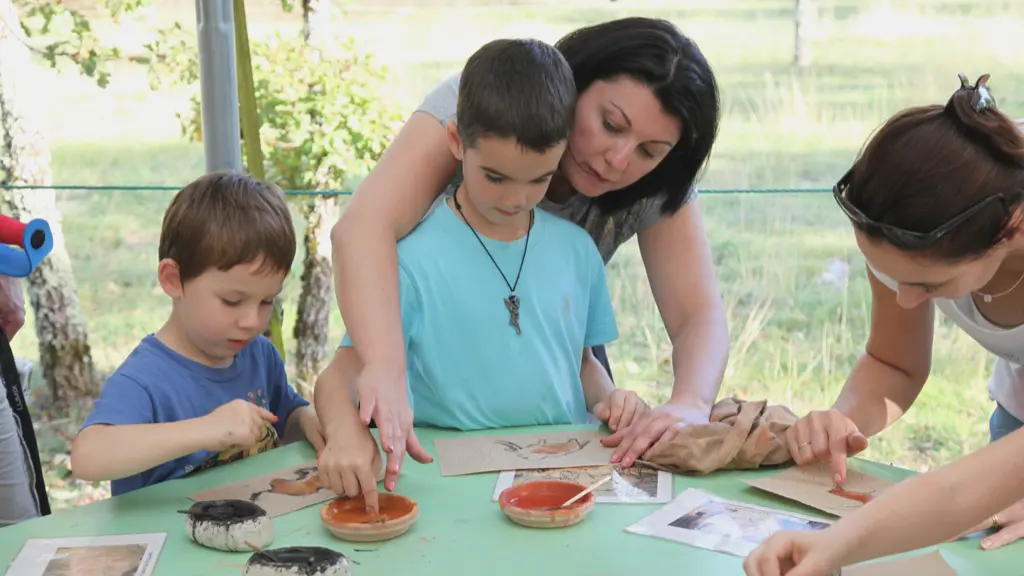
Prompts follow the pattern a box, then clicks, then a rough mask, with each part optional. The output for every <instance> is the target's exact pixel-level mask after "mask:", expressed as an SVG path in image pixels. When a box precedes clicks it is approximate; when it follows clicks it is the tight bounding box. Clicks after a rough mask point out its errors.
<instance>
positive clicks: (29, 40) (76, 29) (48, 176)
mask: <svg viewBox="0 0 1024 576" xmlns="http://www.w3.org/2000/svg"><path fill="white" fill-rule="evenodd" d="M137 7H138V3H137V2H136V1H135V0H131V2H129V3H119V4H118V5H116V6H112V7H111V9H112V11H113V12H114V13H119V12H121V11H125V10H129V11H130V10H134V9H135V8H137ZM22 14H24V17H23V16H22ZM36 35H46V36H48V37H50V41H49V42H48V43H44V44H42V45H39V43H37V42H33V37H34V36H36ZM33 50H34V51H36V52H38V53H39V54H41V55H42V56H43V57H44V58H45V59H46V60H47V61H48V62H49V63H50V64H51V66H56V65H57V63H58V61H60V60H70V61H72V62H74V63H76V64H77V65H78V66H79V68H80V70H81V71H82V72H83V73H85V74H87V75H89V76H91V77H93V78H95V79H96V82H97V83H98V84H99V85H100V86H106V84H107V82H108V81H109V73H108V72H107V71H106V69H105V67H104V66H103V63H104V61H105V60H107V59H110V58H116V57H118V56H119V55H118V54H117V52H116V50H111V51H107V52H104V51H103V50H102V48H101V47H100V46H99V45H98V42H96V38H95V36H94V35H93V33H92V29H91V27H90V25H89V21H88V19H87V18H86V17H85V16H84V15H83V14H82V13H80V12H78V11H75V10H70V9H68V8H67V7H65V6H63V5H62V4H61V3H60V2H57V1H54V2H46V1H44V2H33V3H31V4H26V5H24V6H21V7H19V6H17V5H15V4H14V2H13V1H12V0H0V136H2V138H0V184H2V185H4V186H33V187H36V186H37V187H38V188H33V189H24V190H17V189H14V190H5V191H4V193H3V198H2V204H3V207H4V209H5V210H6V211H8V212H9V213H10V215H11V216H13V217H15V218H18V219H19V220H22V221H27V220H29V219H31V218H43V219H45V220H47V221H48V222H49V224H50V228H51V230H52V232H53V240H54V245H53V251H52V252H51V254H50V256H49V257H48V258H46V259H45V260H44V261H43V262H42V263H41V264H40V265H39V267H38V268H36V270H35V271H34V272H33V273H32V274H31V275H30V276H29V277H28V293H29V301H30V303H31V306H32V309H33V312H34V315H35V322H34V324H35V331H36V336H37V338H38V341H39V361H40V365H41V367H42V373H43V377H44V379H45V381H46V384H47V390H48V392H49V394H50V397H51V400H52V402H53V406H52V411H53V412H55V413H57V414H63V413H66V412H67V410H68V409H69V408H71V407H75V406H80V405H81V404H83V403H87V402H88V401H90V400H91V399H93V398H95V397H96V396H97V395H98V394H99V387H100V386H99V378H98V376H97V374H96V372H95V370H94V367H93V362H92V354H91V350H90V347H89V337H88V330H87V328H86V324H85V321H84V319H83V317H82V314H81V307H80V305H79V302H78V292H77V288H76V286H75V278H74V272H73V270H72V266H71V261H70V258H69V257H68V253H67V250H66V247H65V245H64V236H63V233H62V229H61V214H60V210H59V209H58V208H57V199H56V193H55V192H54V190H53V189H52V188H49V186H52V185H53V173H52V170H51V168H50V160H51V158H50V146H49V142H48V141H47V138H46V136H45V134H44V132H43V129H42V121H41V120H42V114H43V110H41V109H40V107H39V103H38V102H39V99H37V98H34V97H33V94H32V91H33V89H34V88H33V87H34V86H35V85H36V83H35V82H34V81H33V73H32V72H33V64H32V59H31V52H32V51H33Z"/></svg>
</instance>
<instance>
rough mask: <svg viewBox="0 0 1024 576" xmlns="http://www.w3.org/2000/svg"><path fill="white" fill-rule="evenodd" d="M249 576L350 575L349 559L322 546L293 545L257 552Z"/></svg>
mask: <svg viewBox="0 0 1024 576" xmlns="http://www.w3.org/2000/svg"><path fill="white" fill-rule="evenodd" d="M244 574H245V576H350V575H351V574H352V572H351V570H350V568H349V561H348V558H347V557H346V556H345V555H344V554H342V553H341V552H335V551H334V550H331V549H330V548H322V547H319V546H290V547H288V548H275V549H273V550H263V551H260V552H256V553H254V554H253V555H252V556H250V557H249V561H248V562H246V563H245V572H244Z"/></svg>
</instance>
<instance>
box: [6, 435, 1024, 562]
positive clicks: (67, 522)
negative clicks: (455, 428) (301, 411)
mask: <svg viewBox="0 0 1024 576" xmlns="http://www.w3.org/2000/svg"><path fill="white" fill-rule="evenodd" d="M591 428H592V427H582V428H581V427H568V426H559V427H551V428H549V429H548V430H546V431H562V430H574V429H591ZM538 431H541V429H537V428H525V429H517V430H494V431H488V432H486V433H488V434H502V433H504V434H509V433H515V434H519V433H535V432H538ZM418 434H419V437H420V439H421V441H423V444H424V446H425V447H426V448H427V449H428V450H429V451H431V453H433V440H434V439H435V438H445V437H451V436H454V435H455V434H457V433H454V432H450V431H438V430H419V431H418ZM312 459H314V453H313V450H312V448H311V447H310V446H309V445H308V444H305V443H302V444H293V445H289V446H284V447H282V448H278V449H276V450H272V451H270V452H267V453H264V454H261V455H259V456H255V457H250V458H246V459H244V460H241V461H238V462H235V463H232V464H229V465H226V466H222V467H220V468H215V469H212V470H208V471H204V472H202V473H199V474H196V475H194V476H191V477H188V478H182V479H178V480H172V481H168V482H164V483H162V484H159V485H156V486H151V487H149V488H145V489H142V490H138V491H136V492H133V493H130V494H126V495H124V496H119V497H116V498H111V499H108V500H104V501H100V502H95V503H92V504H89V505H87V506H82V507H78V508H75V509H72V510H66V511H61V512H59V513H57V514H55V515H51V516H48V517H46V518H40V519H36V520H33V521H30V522H25V523H23V524H18V525H15V526H11V527H8V528H4V529H0V570H6V568H7V566H8V565H9V564H10V563H11V562H12V561H13V560H14V558H15V556H17V554H18V551H19V550H20V549H21V546H22V545H23V544H24V542H25V540H27V539H29V538H53V537H65V536H98V535H109V534H123V533H135V532H167V539H166V541H165V543H164V548H163V550H162V552H161V553H160V557H159V559H158V560H157V564H156V571H155V574H156V575H157V576H164V575H167V576H170V575H174V576H188V575H193V574H195V575H203V576H206V575H209V574H241V572H242V568H243V566H244V564H245V561H246V559H248V557H249V556H250V553H244V552H239V553H226V552H220V551H215V550H209V549H206V548H203V547H201V546H199V545H197V544H195V543H194V542H192V541H191V540H189V539H188V536H187V535H186V533H185V527H184V526H185V517H184V516H183V515H181V514H178V513H176V512H175V511H176V510H179V509H183V508H187V507H188V506H189V501H188V500H187V496H188V495H189V494H193V493H195V492H197V491H199V490H204V489H207V488H214V487H217V486H221V485H223V484H228V483H231V482H235V481H238V480H241V479H245V478H251V477H255V476H259V475H262V474H265V473H268V472H273V471H274V470H278V469H280V468H284V467H287V466H292V465H295V464H299V463H302V462H306V461H309V460H312ZM852 466H853V467H854V468H856V469H859V470H861V471H864V472H869V473H871V474H875V475H877V476H880V477H884V478H888V479H890V480H897V481H898V480H901V479H903V478H906V477H908V476H910V475H911V474H912V472H910V471H908V470H904V469H900V468H895V467H890V466H884V465H880V464H876V463H870V462H864V461H859V460H857V461H854V463H853V464H852ZM775 473H777V471H754V472H720V473H715V474H712V475H709V476H706V477H690V476H679V475H677V476H675V477H674V484H675V486H674V493H675V494H678V493H680V492H682V491H683V490H685V489H686V488H690V487H693V488H700V489H703V490H707V491H709V492H712V493H714V494H716V495H719V496H722V497H725V498H730V499H736V500H743V501H747V502H751V503H754V504H760V505H767V506H772V507H775V508H779V509H783V510H792V511H795V512H804V513H808V512H811V513H813V511H812V510H810V509H808V508H805V507H803V506H800V505H799V504H794V503H790V502H788V501H787V500H785V499H783V498H779V497H775V496H772V495H769V494H767V493H764V492H761V491H759V490H756V489H754V488H752V487H750V486H747V485H746V484H744V483H743V482H742V480H743V479H748V478H754V477H757V476H761V475H766V474H775ZM496 480H497V473H488V474H476V475H469V476H456V477H449V478H443V477H442V476H441V473H440V469H439V468H438V464H437V461H436V460H435V462H434V463H433V464H427V465H424V464H419V463H417V462H415V461H413V460H411V459H407V460H406V464H405V465H404V466H403V469H402V476H401V478H400V479H399V484H398V492H400V493H402V494H405V495H407V496H410V497H412V498H413V499H415V500H416V501H417V502H418V503H419V505H420V516H419V519H418V520H417V521H416V523H415V524H414V525H413V527H412V528H411V529H410V530H409V532H407V533H406V534H405V535H403V536H401V537H399V538H396V539H394V540H390V541H386V542H379V543H368V544H355V543H350V542H344V541H341V540H338V539H336V538H334V537H333V536H332V535H331V534H330V533H329V532H328V531H327V530H326V528H324V527H323V525H322V524H321V523H320V517H319V514H320V506H310V507H307V508H304V509H302V510H299V511H296V512H293V513H291V514H286V515H284V516H281V517H278V518H275V519H274V532H275V540H274V543H273V545H272V546H273V547H280V546H295V545H306V546H309V545H317V546H325V547H329V548H332V549H335V550H339V551H341V552H344V553H345V554H347V555H348V556H349V557H350V558H352V559H354V560H356V561H357V562H359V565H357V566H355V567H354V570H353V573H354V574H357V575H366V576H376V575H381V576H384V575H387V576H400V575H401V576H418V575H430V576H434V575H448V574H485V573H486V574H491V575H494V576H500V575H505V574H509V575H511V574H515V575H521V574H527V573H531V572H532V573H539V574H564V575H567V576H568V575H575V574H586V575H587V576H602V575H635V574H636V573H637V570H638V569H641V568H642V569H644V570H645V571H650V570H652V569H653V570H656V571H657V572H650V573H662V574H680V573H685V574H695V575H705V574H707V575H716V576H717V575H730V574H732V575H742V574H743V568H742V559H740V558H738V557H735V556H730V555H726V554H723V553H718V552H710V551H707V550H702V549H699V548H693V547H690V546H687V545H684V544H680V543H676V542H671V541H666V540H660V539H657V538H652V537H648V536H640V535H636V534H630V533H627V532H624V531H623V529H624V528H625V527H626V526H628V525H630V524H632V523H634V522H636V521H637V520H639V519H641V518H643V517H644V516H647V515H648V514H650V513H651V512H653V511H654V510H656V509H657V508H659V507H660V506H662V504H651V505H629V504H598V505H597V507H596V508H595V510H594V511H593V512H592V513H591V514H590V516H589V517H587V518H586V519H585V520H584V521H583V522H582V523H580V524H578V525H576V526H573V527H570V528H564V529H555V530H537V529H529V528H523V527H520V526H518V525H515V524H513V523H512V522H510V521H509V520H508V519H507V518H506V517H505V515H504V514H502V513H501V511H500V510H499V509H498V505H497V504H496V503H493V502H491V495H492V493H493V490H494V485H495V481H496ZM1022 546H1024V545H1022V544H1018V545H1012V546H1008V547H1006V548H1003V549H1000V550H995V551H988V552H985V551H982V550H980V549H979V548H978V540H977V538H975V539H972V540H969V541H959V542H955V543H950V544H944V545H942V546H941V550H942V553H943V556H944V557H945V558H946V561H947V562H949V564H950V565H952V566H953V567H954V568H955V569H956V570H957V571H958V572H959V573H960V575H961V576H982V575H985V576H990V575H993V574H1012V573H1015V571H1017V570H1019V566H1020V558H1021V555H1020V554H1021V551H1022V549H1024V548H1022ZM356 548H358V549H360V550H368V551H358V552H357V551H354V549H356Z"/></svg>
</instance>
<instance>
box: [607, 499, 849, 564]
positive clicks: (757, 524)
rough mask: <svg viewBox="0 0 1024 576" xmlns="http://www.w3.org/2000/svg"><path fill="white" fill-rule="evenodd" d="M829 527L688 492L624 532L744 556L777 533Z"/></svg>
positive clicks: (801, 517) (814, 520)
mask: <svg viewBox="0 0 1024 576" xmlns="http://www.w3.org/2000/svg"><path fill="white" fill-rule="evenodd" d="M828 526H829V522H828V521H827V520H822V519H819V518H812V517H810V516H804V515H802V514H792V513H789V512H782V511H780V510H772V509H771V508H765V507H763V506H756V505H753V504H747V503H745V502H735V501H731V500H725V499H723V498H719V497H718V496H715V495H713V494H711V493H709V492H705V491H704V490H699V489H696V488H689V489H687V490H686V491H684V492H682V493H681V494H680V495H679V496H676V497H675V499H673V500H672V501H671V502H669V503H668V504H666V505H664V506H662V507H661V508H659V509H658V510H657V511H656V512H654V513H653V514H651V515H650V516H647V517H645V518H643V519H642V520H640V521H639V522H637V523H635V524H633V525H631V526H628V527H627V528H626V532H631V533H633V534H640V535H643V536H653V537H655V538H662V539H665V540H674V541H676V542H680V543H682V544H687V545H689V546H695V547H697V548H704V549H706V550H714V551H716V552H724V553H726V554H732V555H734V556H746V555H748V554H750V552H751V551H752V550H754V548H757V546H758V544H760V543H761V542H764V541H765V540H767V539H768V537H769V536H771V535H772V534H774V533H776V532H778V531H779V530H823V529H825V528H828Z"/></svg>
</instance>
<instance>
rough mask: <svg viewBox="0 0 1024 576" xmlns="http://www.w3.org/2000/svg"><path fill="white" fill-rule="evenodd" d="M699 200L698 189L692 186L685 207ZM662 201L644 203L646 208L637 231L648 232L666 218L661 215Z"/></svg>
mask: <svg viewBox="0 0 1024 576" xmlns="http://www.w3.org/2000/svg"><path fill="white" fill-rule="evenodd" d="M696 199H697V187H696V186H691V187H690V190H689V191H688V192H687V193H686V198H685V199H683V206H686V205H687V204H689V203H690V202H693V201H694V200H696ZM661 205H662V201H661V200H652V201H649V202H645V203H644V207H643V208H642V210H641V212H640V218H639V224H638V226H637V230H646V229H647V228H650V227H651V226H654V225H655V224H657V223H658V222H660V221H661V219H662V217H663V216H664V215H663V214H662V213H661Z"/></svg>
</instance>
